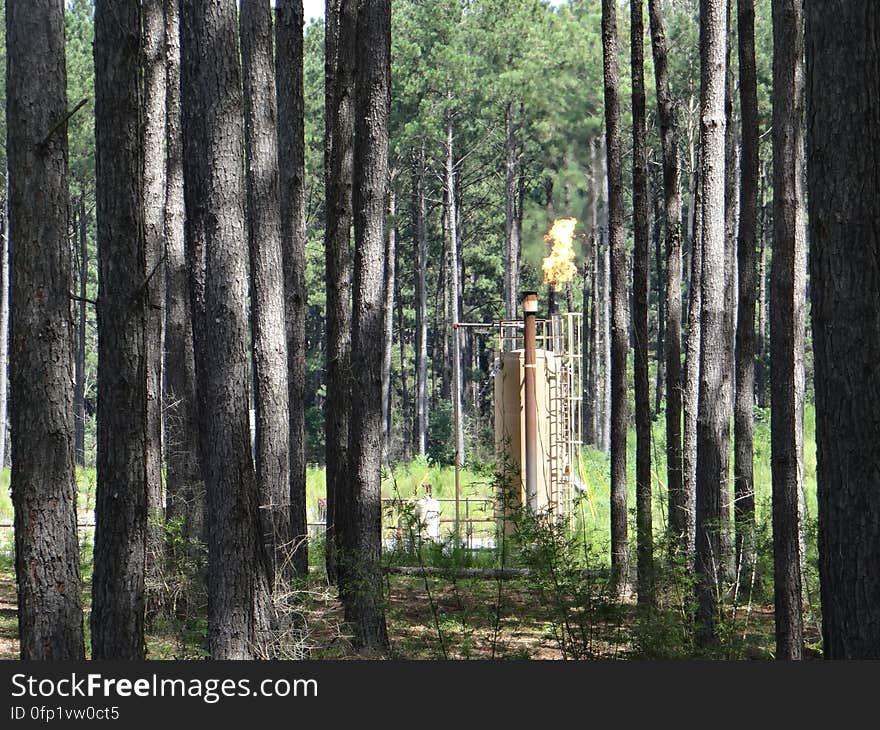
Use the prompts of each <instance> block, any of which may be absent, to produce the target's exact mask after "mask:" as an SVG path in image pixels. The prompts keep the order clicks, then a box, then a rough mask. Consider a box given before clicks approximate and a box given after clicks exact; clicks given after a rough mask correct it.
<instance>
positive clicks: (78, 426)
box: [0, 195, 89, 467]
mask: <svg viewBox="0 0 880 730" xmlns="http://www.w3.org/2000/svg"><path fill="white" fill-rule="evenodd" d="M76 224H77V225H76V230H75V232H74V236H75V237H76V241H77V249H78V250H79V256H78V259H79V272H78V277H77V278H78V279H79V306H77V308H76V313H77V327H76V338H75V342H76V353H75V354H74V368H73V370H74V386H73V409H74V414H73V422H74V430H75V439H76V463H77V464H78V465H79V466H85V465H86V306H87V302H86V286H87V284H88V278H89V249H88V239H87V238H86V201H85V195H80V198H79V203H78V205H77V214H76ZM3 281H4V291H6V289H5V286H6V282H8V281H9V280H8V278H5V277H4V279H3ZM3 332H5V327H4V325H3V323H2V322H0V336H3ZM2 352H4V350H3V349H2V345H0V353H2ZM0 371H2V368H0ZM0 395H4V396H5V389H3V390H2V391H0ZM5 413H6V408H5V403H4V404H3V407H0V426H3V427H4V433H3V434H2V435H0V449H3V448H4V445H5V444H4V441H5V436H6V434H5V425H6V417H5ZM4 463H5V460H4V459H0V467H2V466H3V464H4Z"/></svg>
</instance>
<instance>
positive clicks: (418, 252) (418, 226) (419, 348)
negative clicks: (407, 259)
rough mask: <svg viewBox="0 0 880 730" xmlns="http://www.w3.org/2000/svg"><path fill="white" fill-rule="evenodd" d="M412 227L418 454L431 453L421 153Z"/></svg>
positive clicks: (414, 183) (414, 174)
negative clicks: (429, 442) (429, 451)
mask: <svg viewBox="0 0 880 730" xmlns="http://www.w3.org/2000/svg"><path fill="white" fill-rule="evenodd" d="M412 190H413V193H412V194H413V199H412V210H411V216H412V221H413V223H412V228H413V236H414V237H413V243H414V248H415V280H416V281H415V291H416V302H415V310H416V342H415V350H416V393H415V401H416V418H415V427H416V439H415V445H416V453H417V454H419V455H420V456H424V455H425V454H427V453H428V287H427V282H426V277H427V272H428V224H427V206H426V203H425V156H424V151H420V152H419V154H418V157H417V158H416V159H415V160H414V162H413V172H412Z"/></svg>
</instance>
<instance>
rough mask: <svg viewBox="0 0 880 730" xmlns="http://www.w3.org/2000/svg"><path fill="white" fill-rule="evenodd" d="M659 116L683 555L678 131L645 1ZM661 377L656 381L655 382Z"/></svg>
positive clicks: (673, 462) (669, 468) (670, 458)
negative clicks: (649, 28) (649, 27)
mask: <svg viewBox="0 0 880 730" xmlns="http://www.w3.org/2000/svg"><path fill="white" fill-rule="evenodd" d="M648 10H649V16H650V22H651V41H652V48H653V55H654V80H655V85H656V88H657V113H658V116H659V117H660V141H661V144H662V146H663V202H664V218H665V221H666V223H665V225H666V306H665V309H666V328H665V329H666V331H665V337H666V481H667V493H668V511H669V531H670V534H671V535H672V536H673V538H674V539H675V540H676V541H677V543H678V545H679V547H680V549H681V550H682V551H683V552H686V551H687V545H688V543H687V538H688V535H689V532H690V530H689V527H688V525H689V522H690V505H689V500H688V492H687V491H686V490H685V489H684V485H683V479H682V467H683V465H682V446H681V443H682V433H681V413H682V393H681V387H682V384H681V225H680V221H681V192H680V187H681V180H680V177H681V174H680V171H679V161H678V139H677V138H678V129H677V126H676V121H675V108H674V101H673V99H672V94H671V92H670V88H669V60H668V55H667V48H666V31H665V28H664V25H663V15H662V10H661V6H660V0H649V3H648ZM658 377H659V376H658Z"/></svg>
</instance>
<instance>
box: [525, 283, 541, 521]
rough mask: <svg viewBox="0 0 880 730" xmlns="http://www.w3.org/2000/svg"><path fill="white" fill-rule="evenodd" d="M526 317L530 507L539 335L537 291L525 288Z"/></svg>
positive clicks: (533, 504)
mask: <svg viewBox="0 0 880 730" xmlns="http://www.w3.org/2000/svg"><path fill="white" fill-rule="evenodd" d="M522 307H523V319H524V321H525V337H524V338H523V343H524V349H525V363H524V368H523V369H524V370H525V373H524V377H523V379H524V381H525V388H524V389H525V403H524V410H525V457H526V505H527V506H528V508H529V509H530V510H536V509H537V506H538V449H537V445H538V402H537V396H536V392H535V368H536V363H537V357H536V352H535V351H536V339H537V322H536V319H535V318H536V315H537V313H538V295H537V293H536V292H525V293H524V294H523V299H522Z"/></svg>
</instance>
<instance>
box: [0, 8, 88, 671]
mask: <svg viewBox="0 0 880 730" xmlns="http://www.w3.org/2000/svg"><path fill="white" fill-rule="evenodd" d="M6 34H7V35H6V41H7V58H6V61H7V88H6V91H7V97H6V121H7V125H8V126H7V135H8V136H7V155H8V158H7V159H8V173H9V174H8V181H9V201H8V206H9V225H8V233H9V259H10V310H11V311H10V368H9V370H10V373H9V374H10V385H11V395H12V398H11V420H12V424H11V426H12V476H11V487H12V501H13V507H14V509H15V575H16V588H17V595H18V629H19V647H20V653H21V658H22V659H25V660H32V659H33V660H36V659H42V660H60V659H79V660H81V659H84V658H85V657H84V655H85V651H84V642H83V615H82V600H81V596H80V591H81V585H80V572H79V549H78V542H77V532H76V530H77V525H76V496H77V495H76V474H75V471H74V448H73V435H74V434H73V430H74V426H73V373H72V368H73V362H72V357H71V354H72V326H71V324H72V323H71V320H70V298H69V296H70V282H71V261H70V246H69V245H68V240H67V203H68V185H67V135H66V134H65V127H64V126H63V125H62V126H61V127H60V128H56V125H57V124H58V122H59V120H61V119H63V118H64V116H65V114H66V113H67V92H66V70H65V62H64V7H63V4H62V3H60V2H57V0H24V1H23V0H6Z"/></svg>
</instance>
